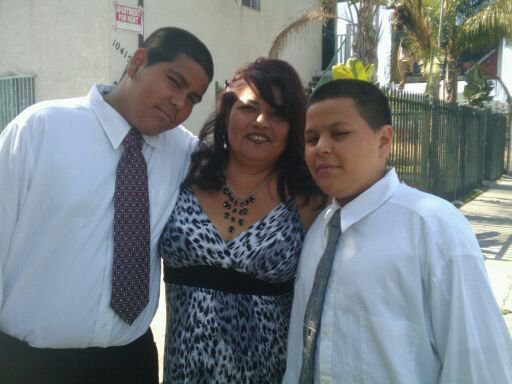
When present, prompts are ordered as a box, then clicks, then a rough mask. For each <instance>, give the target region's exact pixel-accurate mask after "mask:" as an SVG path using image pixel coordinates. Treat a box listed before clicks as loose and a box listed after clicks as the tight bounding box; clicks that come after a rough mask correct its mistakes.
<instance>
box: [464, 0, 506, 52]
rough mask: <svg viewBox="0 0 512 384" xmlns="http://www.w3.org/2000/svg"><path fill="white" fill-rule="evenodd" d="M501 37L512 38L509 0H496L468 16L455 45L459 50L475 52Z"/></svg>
mask: <svg viewBox="0 0 512 384" xmlns="http://www.w3.org/2000/svg"><path fill="white" fill-rule="evenodd" d="M502 38H506V39H507V40H509V41H510V40H512V1H511V0H497V1H496V2H494V3H491V4H489V5H488V6H486V7H483V8H482V9H481V10H480V11H479V12H477V13H476V14H474V15H473V16H471V17H468V18H467V19H466V20H465V21H464V23H463V24H462V26H461V29H460V32H459V34H458V39H457V44H456V45H457V46H458V47H459V49H460V50H461V51H469V52H475V51H478V50H480V49H482V48H485V47H490V46H492V44H497V43H498V42H499V41H501V39H502Z"/></svg>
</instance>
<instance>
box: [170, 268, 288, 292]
mask: <svg viewBox="0 0 512 384" xmlns="http://www.w3.org/2000/svg"><path fill="white" fill-rule="evenodd" d="M164 281H165V282H166V283H170V284H178V285H186V286H189V287H197V288H207V289H214V290H216V291H221V292H226V293H235V294H241V295H257V296H280V295H285V294H287V293H290V292H292V291H293V282H294V281H293V279H291V280H288V281H285V282H283V283H269V282H266V281H263V280H260V279H256V278H255V277H252V276H249V275H248V274H246V273H243V272H238V271H234V270H232V269H227V268H221V267H214V266H209V265H201V266H195V267H183V268H172V267H169V266H168V265H164Z"/></svg>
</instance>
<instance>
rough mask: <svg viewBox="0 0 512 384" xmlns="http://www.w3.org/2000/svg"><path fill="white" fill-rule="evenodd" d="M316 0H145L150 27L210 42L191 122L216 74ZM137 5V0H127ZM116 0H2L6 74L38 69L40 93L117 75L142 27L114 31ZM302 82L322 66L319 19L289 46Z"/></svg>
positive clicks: (1, 56) (208, 104)
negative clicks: (253, 3) (250, 1)
mask: <svg viewBox="0 0 512 384" xmlns="http://www.w3.org/2000/svg"><path fill="white" fill-rule="evenodd" d="M317 3H318V1H315V0H279V1H273V0H261V11H255V10H252V9H249V8H247V7H244V6H242V5H241V0H208V1H204V0H186V1H183V0H144V35H145V36H148V35H149V34H150V33H151V32H152V31H154V30H155V29H157V28H159V27H162V26H167V25H173V26H177V27H181V28H185V29H187V30H189V31H191V32H192V33H194V34H195V35H197V36H198V37H199V38H200V39H201V40H203V41H204V42H205V43H206V45H207V46H208V47H209V48H210V50H211V52H212V55H213V59H214V63H215V75H214V80H213V82H212V84H211V85H210V87H209V89H208V91H207V94H206V95H205V97H204V101H203V102H202V103H201V104H200V105H199V106H197V107H196V108H195V110H194V112H193V114H192V116H191V117H190V118H189V120H188V121H187V122H186V124H185V125H186V126H187V127H188V128H189V129H191V130H192V131H195V132H197V131H198V130H199V129H200V127H201V125H202V123H203V122H204V120H205V119H206V117H207V116H208V115H209V114H210V113H211V112H212V111H213V107H214V88H215V87H214V85H215V82H218V83H219V84H223V83H224V81H225V80H229V79H230V78H231V76H232V75H233V72H234V71H235V70H236V69H237V68H239V67H240V66H242V65H244V64H246V63H248V62H250V61H252V60H254V59H255V58H257V57H259V56H265V55H266V54H267V53H268V50H269V48H270V46H271V43H272V41H273V39H274V37H275V36H276V35H277V33H278V32H279V30H280V29H282V28H283V27H284V26H285V25H286V24H287V23H288V22H289V21H290V20H291V19H292V18H293V17H294V16H297V15H299V14H300V13H301V12H302V11H304V10H305V9H307V8H309V7H311V6H313V5H315V4H317ZM122 4H124V5H130V6H136V5H137V0H124V1H122ZM113 24H114V3H113V1H105V0H88V1H79V0H0V28H1V30H2V34H1V35H0V75H2V74H5V73H7V72H16V73H31V74H35V75H36V85H35V88H36V100H37V101H41V100H47V99H54V98H65V97H73V96H78V95H83V94H85V93H86V92H87V91H88V90H89V88H90V86H91V85H92V84H93V83H96V82H107V83H111V82H114V81H116V80H118V79H119V78H120V76H121V74H122V72H123V70H124V67H125V65H126V63H127V61H128V58H129V55H130V54H131V53H133V52H134V51H135V50H136V49H137V44H138V35H137V34H135V33H133V32H128V31H120V30H118V31H115V30H114V29H113ZM282 58H283V59H285V60H288V61H290V62H291V63H292V64H293V65H294V67H295V68H296V69H297V70H298V72H299V74H300V75H301V77H302V79H303V82H304V84H307V82H308V81H309V80H310V78H311V77H312V76H313V75H314V74H316V73H317V72H318V71H319V70H320V66H321V26H320V25H316V26H312V27H310V28H308V29H307V30H306V31H305V33H301V34H300V35H297V36H296V37H295V38H294V39H292V42H291V44H290V45H289V46H288V47H287V49H285V51H284V52H283V57H282Z"/></svg>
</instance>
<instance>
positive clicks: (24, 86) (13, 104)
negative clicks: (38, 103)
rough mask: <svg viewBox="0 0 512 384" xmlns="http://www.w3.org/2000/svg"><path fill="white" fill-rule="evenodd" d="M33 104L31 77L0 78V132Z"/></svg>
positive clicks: (32, 79) (32, 77) (33, 95)
mask: <svg viewBox="0 0 512 384" xmlns="http://www.w3.org/2000/svg"><path fill="white" fill-rule="evenodd" d="M34 102H35V92H34V76H33V75H25V76H6V77H0V132H1V131H2V130H3V129H4V128H5V126H6V125H7V124H8V123H9V122H10V121H11V120H12V119H13V118H14V117H16V115H18V114H19V113H20V112H21V111H23V110H24V109H25V108H27V107H28V106H30V105H32V104H34Z"/></svg>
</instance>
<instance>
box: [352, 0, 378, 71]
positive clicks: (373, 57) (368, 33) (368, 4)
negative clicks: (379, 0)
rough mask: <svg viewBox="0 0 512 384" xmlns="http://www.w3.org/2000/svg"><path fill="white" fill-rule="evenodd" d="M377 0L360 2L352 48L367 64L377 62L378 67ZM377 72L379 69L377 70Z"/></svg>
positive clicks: (355, 54) (362, 0)
mask: <svg viewBox="0 0 512 384" xmlns="http://www.w3.org/2000/svg"><path fill="white" fill-rule="evenodd" d="M376 7H377V5H376V4H375V0H361V1H360V2H359V13H358V18H359V19H358V23H357V24H358V28H357V31H356V33H355V36H354V42H353V44H352V50H353V52H354V56H356V57H357V58H358V59H360V60H361V61H362V62H363V63H364V64H365V65H368V64H375V68H377V65H378V60H377V43H378V36H377V31H376V30H375V22H374V16H375V10H376ZM375 73H377V71H375Z"/></svg>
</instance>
